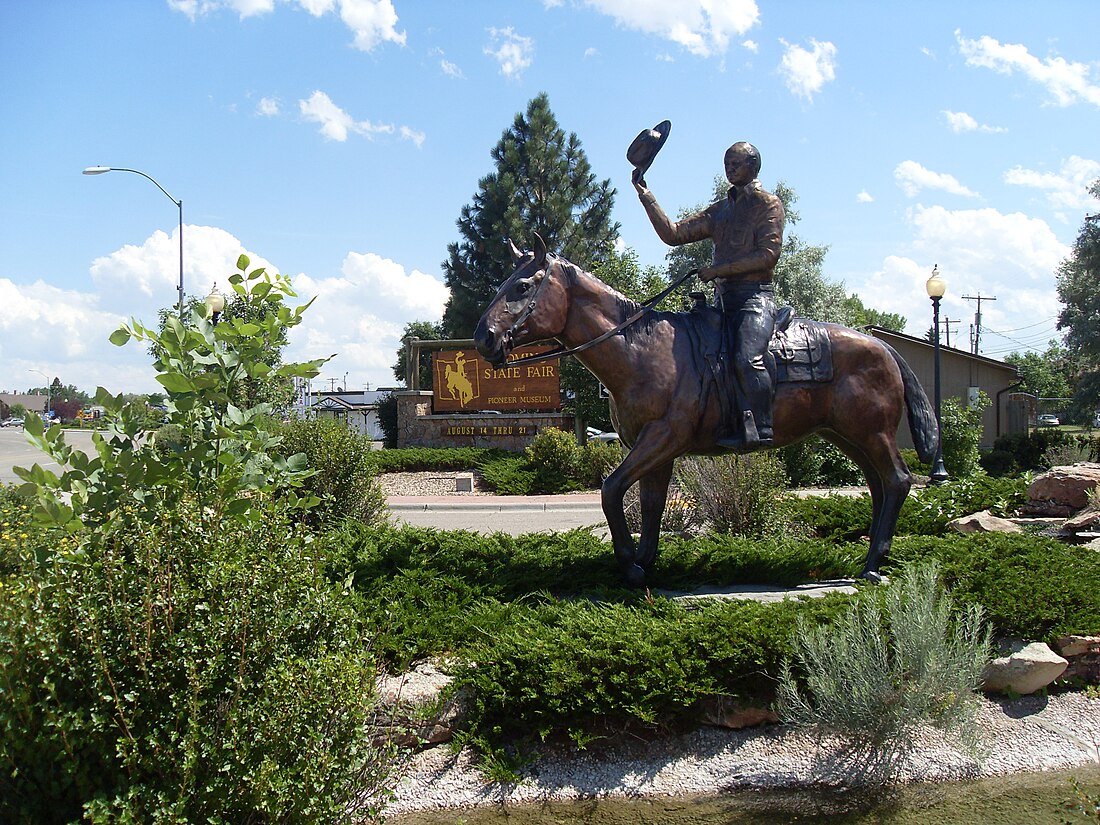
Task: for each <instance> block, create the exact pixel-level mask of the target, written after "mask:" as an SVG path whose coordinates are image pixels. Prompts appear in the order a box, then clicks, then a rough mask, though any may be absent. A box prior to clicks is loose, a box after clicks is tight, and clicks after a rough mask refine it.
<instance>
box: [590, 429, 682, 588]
mask: <svg viewBox="0 0 1100 825" xmlns="http://www.w3.org/2000/svg"><path fill="white" fill-rule="evenodd" d="M668 434H669V433H668V427H667V426H666V425H664V424H657V423H651V424H647V425H646V426H645V427H644V428H643V429H642V431H641V432H640V433H639V434H638V437H637V439H635V442H634V446H633V447H632V448H631V450H630V452H629V453H627V454H626V458H624V459H623V461H622V463H621V464H620V465H619V466H618V467H616V468H615V470H614V472H612V473H611V475H609V476H608V477H607V478H606V479H604V482H603V488H602V490H601V503H602V504H603V514H604V517H605V518H606V519H607V526H608V529H609V530H610V531H611V545H612V547H613V548H614V550H615V558H616V560H617V561H618V562H619V568H620V569H621V570H622V571H623V576H624V577H625V578H626V582H627V584H628V585H629V586H630V587H644V586H645V573H646V571H645V568H644V566H643V565H642V564H641V563H640V562H641V561H644V560H645V559H644V553H643V556H642V557H640V556H639V555H638V553H637V551H636V548H635V545H634V539H633V537H631V535H630V528H629V527H628V526H627V523H626V514H625V513H624V512H623V498H624V497H625V496H626V491H627V490H629V489H630V487H631V486H632V485H633V484H635V483H636V482H638V481H639V480H640V479H643V478H645V477H646V476H648V475H650V474H651V473H653V472H655V471H656V470H657V469H658V468H661V467H663V466H664V465H665V464H668V465H669V467H670V469H669V472H670V473H671V463H672V459H673V457H674V456H675V451H674V450H672V449H671V448H670V443H669V439H668ZM667 486H668V481H667V479H666V481H665V487H666V489H667ZM661 506H662V509H663V506H664V501H663V496H662V501H661ZM644 512H645V508H644V506H643V513H644ZM643 518H644V516H643ZM651 533H652V534H653V536H654V538H653V539H652V541H653V546H652V550H651V552H649V555H650V556H651V558H650V562H651V563H652V557H656V554H657V539H658V538H659V537H660V513H658V515H657V529H656V530H647V529H646V526H645V524H644V522H643V528H642V538H643V542H645V541H646V540H647V539H648V536H649V535H650V534H651ZM646 547H647V545H646V544H643V549H644V548H646Z"/></svg>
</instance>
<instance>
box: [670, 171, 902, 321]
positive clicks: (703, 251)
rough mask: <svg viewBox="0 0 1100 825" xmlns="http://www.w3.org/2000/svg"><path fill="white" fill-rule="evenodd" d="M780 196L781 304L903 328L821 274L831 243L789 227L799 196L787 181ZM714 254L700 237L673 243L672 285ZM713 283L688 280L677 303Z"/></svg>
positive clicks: (719, 183) (722, 191)
mask: <svg viewBox="0 0 1100 825" xmlns="http://www.w3.org/2000/svg"><path fill="white" fill-rule="evenodd" d="M727 192H729V182H728V181H727V180H726V179H725V178H722V177H716V178H715V179H714V200H718V199H720V198H724V197H726V193H727ZM775 194H776V196H777V197H778V198H779V199H780V200H781V201H783V208H784V209H785V210H786V213H787V222H786V229H785V230H784V233H783V254H782V255H780V257H779V262H778V264H776V267H775V277H774V282H775V288H776V292H777V298H778V300H779V301H780V302H785V303H787V304H790V305H791V306H793V307H794V308H795V312H797V313H798V314H799V315H801V316H802V317H805V318H814V319H816V320H819V321H833V322H836V323H840V324H845V325H848V326H863V325H865V324H867V323H879V322H880V321H881V322H882V323H881V324H880V325H881V326H885V327H887V328H889V329H897V330H901V329H904V327H905V319H904V318H903V317H901V316H895V315H890V314H888V313H878V312H876V311H875V310H872V309H868V308H867V307H865V306H864V305H863V302H862V301H860V299H859V298H858V297H857V296H855V295H848V294H847V293H845V291H844V285H843V284H842V283H838V282H834V281H830V280H828V279H827V278H826V277H825V276H824V274H823V268H824V262H825V254H826V253H827V252H828V251H829V247H827V246H815V245H812V244H808V243H806V241H804V240H803V239H802V238H801V237H800V236H799V235H798V234H797V233H795V232H792V231H790V230H791V227H792V226H794V225H795V224H797V223H798V221H799V218H800V215H799V213H798V210H796V209H795V204H796V203H797V202H798V194H797V193H796V192H795V190H794V189H793V188H792V187H790V186H788V185H787V184H786V183H784V182H783V181H779V182H778V183H777V184H776V186H775ZM702 208H703V207H702V206H694V207H691V208H688V209H684V210H682V211H681V212H680V214H679V217H680V219H683V218H685V217H687V216H688V215H692V214H695V213H696V212H698V211H700V210H701V209H702ZM713 257H714V245H713V243H712V242H711V241H710V240H703V241H696V242H695V243H690V244H684V245H683V246H677V247H673V248H672V249H670V250H669V251H668V253H667V254H666V255H665V260H666V262H667V264H668V280H669V283H671V282H673V281H674V280H676V279H677V278H679V277H681V276H682V275H684V273H686V272H687V271H689V270H691V269H699V268H701V267H703V266H707V265H709V264H710V262H711V259H712V258H713ZM710 289H711V287H710V285H709V284H704V283H703V282H702V281H700V280H699V279H698V278H690V279H688V281H687V282H685V283H684V285H683V286H682V287H680V288H679V289H677V290H676V294H677V295H678V296H679V298H678V300H677V303H679V304H680V305H681V306H683V307H687V306H688V305H689V303H690V302H689V299H688V293H689V292H692V291H703V292H709V291H710Z"/></svg>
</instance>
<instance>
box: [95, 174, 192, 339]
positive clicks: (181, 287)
mask: <svg viewBox="0 0 1100 825" xmlns="http://www.w3.org/2000/svg"><path fill="white" fill-rule="evenodd" d="M104 172H133V173H134V174H135V175H141V176H142V177H143V178H145V179H146V180H151V181H153V184H154V185H155V186H156V187H157V189H159V190H160V191H161V192H163V193H164V194H165V195H167V196H168V200H170V201H172V203H174V204H175V205H176V206H177V207H178V208H179V210H180V231H179V236H180V282H179V288H178V289H179V313H180V318H183V201H181V200H180V201H178V200H176V199H175V198H173V197H172V196H171V195H169V194H168V190H167V189H165V188H164V187H163V186H161V185H160V184H159V183H157V182H156V179H154V178H153V177H152V176H151V175H147V174H145V173H144V172H142V171H141V170H140V169H123V168H121V167H116V166H89V167H88V168H87V169H85V170H84V174H85V175H102V174H103V173H104Z"/></svg>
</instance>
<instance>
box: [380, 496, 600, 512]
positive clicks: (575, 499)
mask: <svg viewBox="0 0 1100 825" xmlns="http://www.w3.org/2000/svg"><path fill="white" fill-rule="evenodd" d="M386 504H387V505H388V506H389V508H390V509H391V510H394V511H409V510H469V511H475V510H480V511H489V512H518V511H528V510H533V511H545V510H592V511H596V512H602V510H601V508H600V494H599V493H572V494H567V495H557V496H482V495H463V494H461V493H458V494H455V495H449V496H389V497H388V498H387V499H386Z"/></svg>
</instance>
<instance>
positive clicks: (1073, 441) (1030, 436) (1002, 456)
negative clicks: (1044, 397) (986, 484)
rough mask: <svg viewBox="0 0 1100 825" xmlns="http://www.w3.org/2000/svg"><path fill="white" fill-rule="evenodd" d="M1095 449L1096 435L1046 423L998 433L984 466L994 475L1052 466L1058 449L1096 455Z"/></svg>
mask: <svg viewBox="0 0 1100 825" xmlns="http://www.w3.org/2000/svg"><path fill="white" fill-rule="evenodd" d="M1096 450H1097V443H1096V441H1095V439H1093V438H1092V437H1091V436H1089V435H1087V434H1083V433H1070V432H1067V431H1065V430H1059V429H1057V428H1054V427H1047V428H1041V429H1037V430H1032V431H1031V432H1028V433H1012V434H1010V435H1002V436H999V437H998V438H997V440H996V441H994V442H993V450H992V452H990V453H988V454H987V455H986V456H983V457H982V466H983V467H984V468H985V469H986V472H988V473H990V474H993V475H1015V474H1017V473H1020V472H1024V471H1027V470H1046V469H1049V468H1050V467H1051V459H1052V458H1054V457H1056V456H1057V455H1058V454H1059V453H1063V452H1064V453H1065V454H1066V455H1067V456H1069V455H1072V456H1082V457H1083V456H1084V455H1089V456H1091V457H1096Z"/></svg>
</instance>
